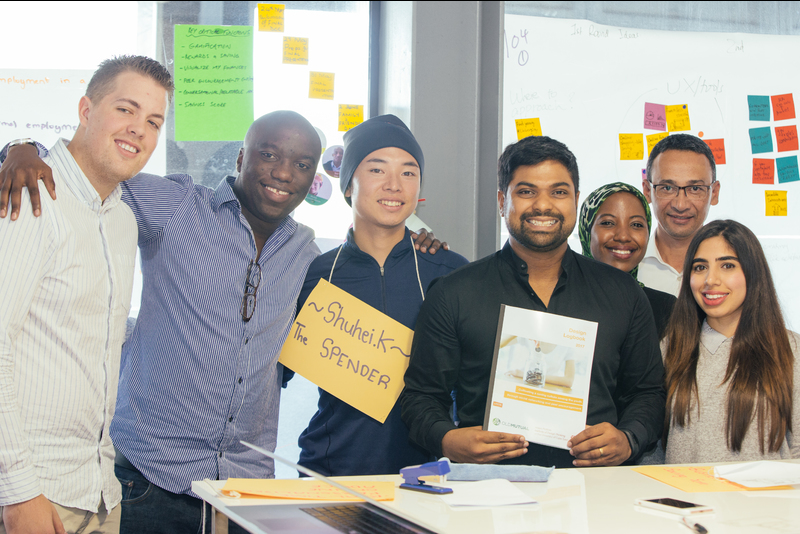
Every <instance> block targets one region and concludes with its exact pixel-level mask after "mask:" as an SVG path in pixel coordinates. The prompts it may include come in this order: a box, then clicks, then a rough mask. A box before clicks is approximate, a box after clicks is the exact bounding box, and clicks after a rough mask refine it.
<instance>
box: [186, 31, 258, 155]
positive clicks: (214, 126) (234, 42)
mask: <svg viewBox="0 0 800 534" xmlns="http://www.w3.org/2000/svg"><path fill="white" fill-rule="evenodd" d="M252 122H253V27H252V26H195V25H187V24H180V25H176V26H175V140H176V141H239V142H241V141H242V139H244V134H245V133H247V129H248V128H250V124H252Z"/></svg>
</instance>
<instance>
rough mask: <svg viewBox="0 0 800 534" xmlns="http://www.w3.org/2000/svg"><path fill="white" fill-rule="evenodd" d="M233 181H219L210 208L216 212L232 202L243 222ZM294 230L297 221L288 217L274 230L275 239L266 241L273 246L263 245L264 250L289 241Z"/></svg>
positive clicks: (229, 178)
mask: <svg viewBox="0 0 800 534" xmlns="http://www.w3.org/2000/svg"><path fill="white" fill-rule="evenodd" d="M235 181H236V177H235V176H226V177H225V178H223V179H222V180H221V181H220V183H219V185H218V186H217V188H216V189H215V190H214V196H213V198H212V199H211V208H212V209H213V210H214V211H215V212H216V211H219V210H220V208H221V207H222V206H223V205H224V204H227V203H228V202H233V203H234V204H235V205H236V208H235V209H236V211H237V212H239V217H240V218H241V219H242V220H243V221H246V220H247V219H245V218H244V214H243V213H242V204H241V202H239V198H238V197H237V196H236V193H234V191H233V183H234V182H235ZM246 226H247V227H248V228H249V227H250V224H249V223H248V224H247V225H246ZM295 230H297V221H295V220H294V219H293V218H292V216H291V215H290V216H288V217H286V218H285V219H284V220H283V221H282V222H281V224H280V225H279V226H278V228H276V229H275V232H274V234H273V235H275V236H276V239H275V240H273V239H271V238H270V239H269V240H267V245H269V244H271V242H272V243H274V245H275V246H270V247H267V246H266V245H265V246H264V249H265V250H267V251H268V252H269V251H272V250H273V249H277V248H280V246H281V245H282V244H283V243H284V242H285V241H286V240H287V239H289V238H290V237H291V236H292V234H294V232H295ZM261 255H262V256H263V255H264V252H262V254H261ZM259 263H262V262H261V260H259Z"/></svg>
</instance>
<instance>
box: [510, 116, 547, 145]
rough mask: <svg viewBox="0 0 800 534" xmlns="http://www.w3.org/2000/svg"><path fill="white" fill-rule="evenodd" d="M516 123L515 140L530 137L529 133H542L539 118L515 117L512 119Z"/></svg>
mask: <svg viewBox="0 0 800 534" xmlns="http://www.w3.org/2000/svg"><path fill="white" fill-rule="evenodd" d="M514 124H516V125H517V141H519V140H520V139H524V138H526V137H530V136H531V135H542V125H541V124H540V123H539V119H538V118H536V119H517V120H515V121H514Z"/></svg>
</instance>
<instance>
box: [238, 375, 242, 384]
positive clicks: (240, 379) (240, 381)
mask: <svg viewBox="0 0 800 534" xmlns="http://www.w3.org/2000/svg"><path fill="white" fill-rule="evenodd" d="M239 383H240V384H241V383H242V377H241V376H240V377H239Z"/></svg>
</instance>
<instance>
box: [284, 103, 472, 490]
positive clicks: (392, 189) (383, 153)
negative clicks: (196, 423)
mask: <svg viewBox="0 0 800 534" xmlns="http://www.w3.org/2000/svg"><path fill="white" fill-rule="evenodd" d="M424 166H425V160H424V157H423V155H422V149H421V148H420V146H419V144H418V143H417V140H416V139H415V138H414V135H413V134H412V133H411V131H410V130H409V129H408V128H407V127H406V125H405V124H403V121H401V120H400V119H398V118H397V117H395V116H394V115H383V116H380V117H375V118H372V119H370V120H368V121H366V122H364V123H362V124H360V125H358V126H356V127H355V128H353V129H352V130H350V131H349V132H347V133H346V134H345V135H344V157H343V159H342V167H341V172H340V175H339V179H340V187H341V190H342V193H343V194H344V197H345V200H346V201H347V203H348V204H350V205H351V206H352V207H353V228H352V229H351V230H350V231H348V234H347V241H346V242H345V243H344V244H342V246H341V247H339V248H337V249H334V250H331V251H330V252H328V253H326V254H323V255H322V256H320V257H318V258H317V259H316V260H314V262H312V264H311V267H309V270H308V274H307V276H306V280H305V283H304V285H303V289H302V291H301V292H300V298H299V300H298V309H301V308H302V306H303V304H304V303H305V300H306V298H307V297H308V295H309V294H310V293H311V291H312V290H313V289H314V287H316V285H317V282H319V280H320V278H325V279H326V280H328V281H329V282H330V283H332V284H334V285H335V286H337V287H338V288H340V289H342V290H344V291H346V292H348V293H350V294H351V295H353V296H355V297H356V298H358V299H360V300H362V301H363V302H365V303H366V304H369V305H370V306H372V307H373V308H375V309H376V310H378V311H379V312H382V313H384V314H386V315H388V316H389V317H391V318H392V319H394V320H396V321H399V322H400V323H402V324H404V325H405V326H407V327H408V328H412V329H413V328H414V325H415V323H416V320H417V314H418V313H419V309H420V306H421V305H422V301H423V299H424V294H425V289H426V288H427V287H428V285H429V284H430V282H431V281H432V280H433V279H434V278H437V277H439V276H442V275H445V274H447V273H449V272H451V271H453V270H454V269H455V268H457V267H459V266H461V265H465V264H466V263H467V260H466V259H465V258H464V257H462V256H460V255H458V254H455V253H453V252H450V251H448V250H439V251H438V253H436V254H435V255H433V254H421V253H417V251H416V250H415V249H414V244H413V242H412V241H411V233H410V232H409V230H408V229H407V228H406V226H405V221H406V219H408V217H409V216H410V215H411V214H412V213H413V212H414V210H415V209H416V206H417V199H418V198H419V191H420V184H421V179H422V173H423V168H424ZM319 394H320V398H319V409H318V411H317V413H316V414H314V416H313V417H312V418H311V421H310V422H309V425H308V428H306V430H305V431H303V433H302V434H301V436H300V440H299V444H300V447H301V449H302V451H301V453H300V461H299V463H300V465H303V466H306V467H309V468H311V469H314V470H316V471H318V472H320V473H323V474H325V475H371V474H386V473H398V472H399V470H400V468H402V467H405V466H408V465H413V464H419V463H423V462H425V461H428V460H429V459H431V458H430V455H429V454H428V453H427V452H426V451H424V450H423V449H421V448H420V447H417V446H416V445H413V444H411V443H410V442H409V440H408V429H407V428H406V426H405V425H404V424H403V422H402V421H401V420H400V409H399V405H395V406H394V408H392V411H391V412H390V414H389V416H388V417H387V418H386V421H385V422H384V423H379V422H378V421H376V420H374V419H372V418H371V417H369V416H367V415H365V414H363V413H362V412H360V411H359V410H357V409H355V408H353V407H352V406H350V405H348V404H346V403H345V402H343V401H341V400H339V399H338V398H336V397H334V396H333V395H331V394H329V393H327V392H326V391H324V390H322V389H320V390H319Z"/></svg>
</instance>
